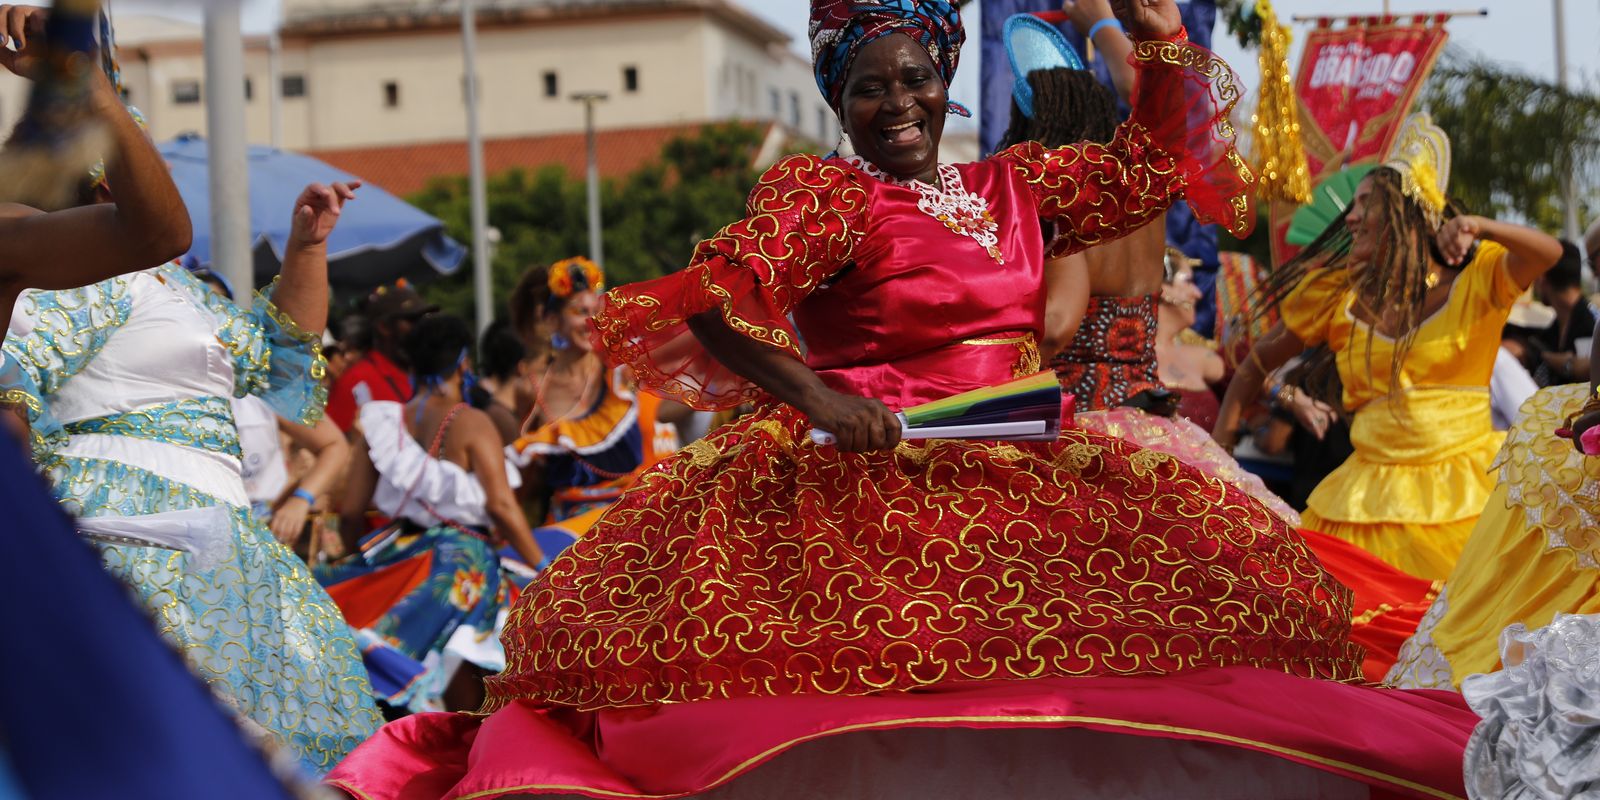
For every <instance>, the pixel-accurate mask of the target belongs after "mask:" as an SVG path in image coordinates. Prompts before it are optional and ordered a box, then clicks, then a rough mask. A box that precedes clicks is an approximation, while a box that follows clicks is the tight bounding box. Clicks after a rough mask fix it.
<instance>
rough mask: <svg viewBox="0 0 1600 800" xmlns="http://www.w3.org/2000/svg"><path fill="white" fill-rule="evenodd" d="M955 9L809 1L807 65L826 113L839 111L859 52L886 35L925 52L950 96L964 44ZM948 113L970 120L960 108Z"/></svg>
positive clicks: (928, 1) (932, 3) (933, 4)
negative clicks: (898, 35) (913, 43)
mask: <svg viewBox="0 0 1600 800" xmlns="http://www.w3.org/2000/svg"><path fill="white" fill-rule="evenodd" d="M956 6H957V4H956V3H947V2H943V0H811V29H810V33H811V65H812V69H814V70H815V71H816V75H817V88H818V89H820V90H822V96H823V97H824V98H826V99H827V101H828V107H829V108H832V109H834V110H835V111H837V110H838V109H839V107H840V101H841V99H842V98H843V95H844V82H845V79H846V78H847V77H848V76H849V74H850V66H851V65H852V64H854V63H855V60H856V54H858V53H860V52H861V48H863V47H865V46H866V45H867V44H869V43H871V42H874V41H876V40H878V39H881V38H883V37H884V36H888V35H889V34H891V33H903V34H905V35H907V36H910V37H911V38H912V39H915V40H916V42H917V44H919V45H921V46H922V47H923V48H924V49H926V50H927V51H928V56H929V58H932V59H933V65H934V67H935V68H937V69H938V70H939V77H940V79H942V80H943V81H944V86H945V90H946V91H949V89H950V81H951V80H953V79H954V78H955V76H956V63H957V62H958V61H960V60H961V43H962V42H964V41H966V38H967V34H966V31H965V30H963V29H962V27H961V11H960V10H959V9H958V8H957V7H956ZM950 111H951V113H953V114H959V115H961V116H963V117H970V116H972V112H970V111H968V110H967V109H966V108H965V107H963V106H962V105H961V104H959V103H954V102H952V103H951V104H950Z"/></svg>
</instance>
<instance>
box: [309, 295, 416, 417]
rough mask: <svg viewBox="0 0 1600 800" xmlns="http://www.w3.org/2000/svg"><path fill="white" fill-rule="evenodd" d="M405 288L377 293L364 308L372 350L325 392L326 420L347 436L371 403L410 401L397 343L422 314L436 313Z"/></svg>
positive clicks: (406, 376)
mask: <svg viewBox="0 0 1600 800" xmlns="http://www.w3.org/2000/svg"><path fill="white" fill-rule="evenodd" d="M438 310H439V307H438V306H435V305H429V304H428V302H427V301H426V300H423V299H422V297H421V296H420V295H418V294H417V291H416V290H415V289H412V288H411V287H409V286H390V287H385V288H384V289H380V290H379V292H378V294H376V295H373V297H372V300H371V301H370V302H369V303H368V304H367V314H368V315H369V316H370V318H371V319H372V329H373V342H372V349H371V350H368V351H367V354H366V355H364V356H362V357H361V360H360V361H357V362H356V363H354V364H351V365H350V367H349V368H348V369H346V370H345V371H344V374H342V375H340V376H339V379H338V380H336V381H334V383H333V388H332V390H330V391H329V392H328V418H329V419H331V420H333V421H334V423H335V424H337V425H338V426H339V429H340V430H342V431H344V432H346V433H349V432H350V427H351V426H352V425H354V424H355V421H356V413H357V411H359V410H360V408H361V406H363V405H365V404H366V403H367V402H368V401H371V400H393V401H395V402H397V403H404V402H406V401H407V400H410V399H411V374H410V373H409V372H407V370H406V367H407V366H408V365H407V364H406V358H405V354H404V353H403V352H402V351H401V347H400V345H401V343H402V342H404V341H405V340H406V337H407V336H408V335H410V334H411V327H412V325H413V324H415V323H416V321H417V320H418V319H419V318H421V317H422V315H424V314H431V313H433V312H435V311H438Z"/></svg>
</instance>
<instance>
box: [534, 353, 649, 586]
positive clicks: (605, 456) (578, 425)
mask: <svg viewBox="0 0 1600 800" xmlns="http://www.w3.org/2000/svg"><path fill="white" fill-rule="evenodd" d="M660 406H661V398H659V397H657V396H655V395H651V394H648V393H645V392H640V391H638V390H637V389H636V388H635V387H634V386H633V385H632V382H631V380H630V379H629V377H628V370H627V368H626V367H617V368H614V369H610V370H607V371H606V373H605V375H604V377H603V378H602V385H601V387H600V391H599V393H598V396H597V397H596V398H595V400H594V402H593V403H591V404H590V405H589V407H588V408H586V409H584V410H583V412H582V413H580V414H578V415H576V416H574V417H572V418H570V419H556V420H550V421H548V422H545V423H544V424H542V425H540V426H539V427H538V428H536V429H535V430H533V431H532V432H530V433H528V434H527V435H525V436H523V437H522V438H520V439H518V440H517V441H516V442H513V443H512V444H511V445H510V446H509V447H508V448H507V453H508V455H509V456H510V458H511V460H512V462H513V463H515V464H516V465H517V466H519V467H523V468H527V467H528V466H529V465H531V464H535V463H537V464H538V468H539V469H540V470H541V471H542V472H543V473H544V485H545V486H547V487H549V489H550V510H549V513H548V515H547V518H546V519H545V522H544V524H543V525H541V526H540V527H538V528H536V529H535V530H534V538H535V539H537V540H538V541H539V546H540V547H542V548H544V549H545V551H546V555H549V556H552V557H553V556H554V555H555V553H556V552H559V550H560V548H561V547H564V546H565V545H566V544H568V543H570V542H571V541H574V540H576V539H578V538H580V537H582V536H583V535H584V534H585V533H587V532H588V531H589V529H590V528H591V527H593V526H594V523H595V521H596V520H598V519H599V518H600V515H601V514H603V513H605V510H606V508H608V507H609V506H610V505H611V504H612V503H614V502H616V500H617V498H619V497H621V496H622V493H623V492H624V491H626V490H627V489H628V487H630V486H632V485H633V484H634V481H635V480H637V479H638V477H639V474H640V473H642V472H644V470H646V469H648V468H650V467H651V466H652V465H654V464H655V463H656V462H657V461H660V460H661V458H662V457H663V456H665V455H668V454H670V453H671V452H672V451H674V450H676V449H677V447H678V443H677V436H676V431H675V429H674V428H673V427H672V426H671V425H664V424H661V423H659V422H657V419H656V411H657V409H659V408H660Z"/></svg>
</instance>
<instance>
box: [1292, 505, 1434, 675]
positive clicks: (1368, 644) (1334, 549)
mask: <svg viewBox="0 0 1600 800" xmlns="http://www.w3.org/2000/svg"><path fill="white" fill-rule="evenodd" d="M1300 534H1301V535H1302V536H1304V537H1305V540H1306V544H1307V545H1308V546H1310V548H1311V552H1312V553H1314V554H1316V556H1317V559H1318V560H1320V561H1321V562H1322V566H1323V567H1325V568H1326V569H1327V570H1328V572H1330V573H1332V574H1333V577H1335V578H1337V579H1338V580H1339V582H1340V583H1343V584H1344V585H1345V586H1348V587H1350V591H1351V592H1352V593H1353V594H1354V597H1355V600H1354V602H1353V603H1351V615H1352V623H1351V626H1350V640H1351V641H1353V642H1355V643H1356V644H1359V645H1361V646H1363V647H1365V648H1367V657H1366V660H1365V661H1363V662H1362V664H1361V671H1362V673H1363V674H1365V675H1366V677H1367V680H1369V681H1372V682H1374V683H1377V682H1380V681H1382V680H1383V677H1384V675H1386V674H1388V672H1389V668H1390V667H1392V666H1394V662H1395V661H1396V660H1397V659H1398V658H1399V656H1400V645H1402V644H1404V643H1405V641H1406V639H1408V638H1410V637H1411V634H1413V633H1415V632H1416V630H1417V624H1418V623H1420V622H1421V621H1422V615H1424V614H1426V613H1428V606H1429V604H1431V603H1432V602H1433V598H1434V597H1435V596H1436V595H1438V593H1439V585H1438V583H1437V582H1435V581H1429V580H1424V579H1422V578H1418V577H1415V576H1412V575H1409V574H1407V573H1405V572H1401V571H1400V570H1398V569H1395V568H1394V567H1391V566H1389V565H1388V564H1387V563H1385V562H1384V561H1383V560H1381V559H1379V558H1378V557H1377V556H1374V555H1373V554H1371V553H1369V552H1367V551H1365V550H1362V549H1361V548H1359V547H1356V546H1355V545H1353V544H1350V543H1349V542H1346V541H1344V540H1343V539H1336V538H1334V537H1332V536H1329V535H1327V534H1324V533H1318V532H1316V531H1312V530H1305V529H1303V528H1302V529H1301V531H1300Z"/></svg>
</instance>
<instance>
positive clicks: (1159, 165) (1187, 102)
mask: <svg viewBox="0 0 1600 800" xmlns="http://www.w3.org/2000/svg"><path fill="white" fill-rule="evenodd" d="M1129 61H1130V62H1131V63H1132V64H1133V66H1134V69H1135V70H1137V72H1138V81H1137V82H1136V84H1135V86H1134V96H1133V106H1134V108H1133V116H1132V117H1130V118H1129V119H1128V121H1127V122H1124V123H1123V124H1122V126H1121V127H1119V128H1118V129H1117V135H1116V137H1115V138H1114V139H1112V140H1111V141H1110V142H1109V143H1106V144H1095V143H1089V142H1080V143H1078V144H1072V145H1067V146H1065V147H1059V148H1055V149H1046V148H1045V147H1043V146H1041V145H1040V144H1038V143H1037V142H1023V143H1022V144H1018V145H1016V146H1014V147H1011V148H1008V149H1007V150H1004V151H1002V152H1001V153H999V154H998V156H997V157H998V158H1001V159H1004V160H1006V161H1009V162H1010V163H1011V165H1012V167H1013V168H1014V169H1015V170H1016V171H1017V172H1018V173H1019V174H1020V175H1021V176H1022V177H1023V179H1024V180H1026V181H1027V183H1028V185H1029V186H1030V187H1031V188H1032V190H1033V194H1034V199H1035V200H1036V201H1037V202H1038V204H1039V214H1040V216H1041V217H1044V218H1046V219H1050V220H1054V221H1055V223H1056V225H1057V230H1058V231H1059V232H1060V234H1059V236H1058V237H1057V239H1056V242H1055V244H1054V245H1053V246H1052V248H1051V252H1050V256H1051V257H1060V256H1063V255H1066V254H1068V253H1073V252H1077V251H1079V250H1082V249H1084V248H1087V247H1091V246H1094V245H1096V244H1100V243H1102V242H1106V241H1110V240H1112V239H1116V238H1118V237H1120V236H1123V235H1125V234H1127V233H1129V232H1131V231H1133V230H1135V229H1138V228H1140V227H1143V226H1144V225H1146V224H1147V223H1149V222H1151V221H1152V220H1154V219H1155V218H1156V217H1157V216H1158V215H1159V214H1161V212H1163V211H1165V210H1166V209H1167V207H1168V206H1169V205H1171V204H1172V201H1173V200H1174V199H1175V198H1177V197H1180V196H1182V197H1185V198H1186V199H1187V200H1188V201H1189V205H1190V207H1192V208H1193V209H1194V212H1195V216H1196V217H1197V218H1199V219H1200V220H1201V221H1202V222H1215V223H1219V224H1221V225H1222V226H1223V227H1225V228H1227V230H1228V231H1229V232H1230V233H1232V234H1234V235H1235V236H1239V237H1243V236H1247V235H1249V233H1250V230H1251V229H1252V228H1253V227H1254V226H1255V211H1254V209H1253V208H1252V205H1251V189H1252V187H1253V186H1254V185H1255V176H1254V175H1253V174H1252V173H1251V171H1250V168H1249V166H1248V165H1246V164H1245V161H1244V158H1243V157H1242V156H1240V155H1239V151H1238V149H1237V148H1236V147H1234V141H1233V140H1234V129H1233V124H1232V123H1231V122H1230V121H1229V114H1230V113H1231V112H1232V110H1233V107H1234V105H1235V104H1237V103H1238V101H1239V94H1240V91H1239V83H1238V80H1237V78H1236V77H1235V76H1234V74H1233V70H1232V69H1230V68H1229V67H1228V65H1227V63H1225V62H1223V61H1222V60H1221V59H1219V58H1217V57H1216V56H1215V55H1213V54H1212V53H1211V52H1210V51H1208V50H1206V49H1205V48H1202V47H1199V46H1197V45H1194V44H1191V43H1189V42H1188V41H1186V40H1185V39H1184V38H1182V37H1178V38H1175V39H1174V40H1172V41H1162V40H1150V41H1141V42H1137V43H1135V45H1134V50H1133V54H1132V55H1130V56H1129Z"/></svg>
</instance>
